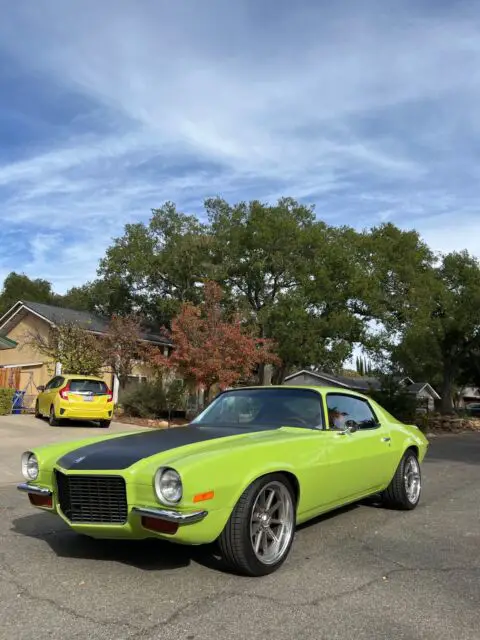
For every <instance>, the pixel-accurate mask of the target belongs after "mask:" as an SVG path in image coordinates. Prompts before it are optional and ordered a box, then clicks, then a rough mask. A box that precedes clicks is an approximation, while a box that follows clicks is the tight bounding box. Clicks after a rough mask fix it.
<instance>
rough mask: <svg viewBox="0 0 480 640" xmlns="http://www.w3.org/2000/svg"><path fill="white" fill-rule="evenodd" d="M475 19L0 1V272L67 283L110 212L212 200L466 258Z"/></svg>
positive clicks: (86, 261) (437, 11) (138, 214)
mask: <svg viewBox="0 0 480 640" xmlns="http://www.w3.org/2000/svg"><path fill="white" fill-rule="evenodd" d="M453 4H454V5H455V6H452V5H453ZM479 19H480V11H479V10H478V5H477V4H476V3H474V2H472V3H471V4H470V3H468V2H458V3H451V4H443V3H441V2H438V3H431V2H426V1H425V2H420V3H418V2H417V3H413V2H406V3H400V5H399V3H394V2H379V1H374V0H372V1H366V2H362V3H355V2H353V1H347V0H344V1H343V2H338V3H335V4H332V5H331V6H328V5H326V4H325V3H318V2H314V1H313V0H310V1H308V0H304V2H303V3H301V4H300V6H295V7H294V6H293V5H292V4H291V3H287V2H285V1H283V0H281V1H280V2H275V3H274V2H273V1H270V0H269V1H267V2H264V3H260V4H259V3H254V2H253V0H245V1H244V2H242V3H233V5H232V3H228V4H225V3H224V2H220V0H205V2H201V3H199V2H194V1H193V0H184V1H183V2H182V3H172V2H167V1H166V0H165V1H159V0H157V1H154V0H146V1H145V2H142V4H141V5H139V6H134V5H133V4H132V3H131V2H128V1H127V0H115V2H114V0H105V1H104V2H102V3H94V2H93V0H83V1H82V2H80V0H72V1H71V2H69V3H64V2H60V0H47V2H45V3H42V4H41V6H40V5H38V4H33V3H30V4H28V5H27V4H25V3H17V4H15V5H10V6H9V7H8V9H6V10H4V12H3V16H2V21H1V23H0V56H2V55H3V56H4V57H5V60H6V61H7V60H8V65H4V66H3V68H8V69H9V72H8V73H6V72H5V74H4V75H0V94H1V95H2V96H3V97H2V102H1V104H0V147H2V152H1V154H0V202H1V204H2V206H1V208H0V217H1V218H2V219H3V220H4V221H6V222H7V225H8V232H5V234H6V235H5V238H4V239H3V244H4V247H3V250H2V252H1V255H0V277H1V275H2V274H5V273H7V272H8V271H9V270H11V269H16V270H25V271H26V272H28V273H29V274H30V275H32V276H41V277H48V278H49V279H51V280H52V281H53V282H54V283H55V286H56V287H57V289H58V290H59V291H61V290H65V288H67V287H68V286H71V285H72V284H74V283H81V282H82V281H83V280H85V279H86V278H87V277H92V276H93V275H94V273H95V268H96V264H97V261H98V258H99V257H100V255H101V254H102V252H103V250H104V248H105V246H106V245H108V243H109V241H110V238H111V237H112V236H114V235H117V234H119V233H121V230H122V226H123V224H124V223H125V222H127V221H131V220H142V219H146V218H147V217H148V215H149V213H150V209H151V208H152V207H155V206H158V205H159V204H161V203H162V202H163V201H164V200H167V199H168V200H174V201H176V202H177V203H178V204H179V206H181V207H188V208H190V209H191V210H194V211H198V210H200V209H201V204H202V200H203V199H204V198H205V197H207V196H211V195H217V194H220V195H224V196H225V197H227V198H228V199H229V200H232V201H234V200H238V199H247V198H250V197H259V198H261V199H270V200H272V199H275V198H277V197H279V196H280V195H292V196H294V197H297V198H301V199H304V200H306V201H308V202H313V203H316V206H317V212H318V215H319V216H322V217H325V218H327V219H329V220H331V221H332V222H335V223H342V224H353V225H355V226H358V227H364V226H369V225H372V224H377V223H378V222H380V221H382V220H392V221H393V222H395V223H397V224H399V225H401V226H405V227H412V226H413V227H416V228H418V229H419V230H420V231H421V232H422V233H423V234H424V236H425V238H426V239H427V240H428V241H429V242H430V243H432V245H434V247H435V248H437V249H441V250H449V249H454V248H462V247H464V246H465V247H467V248H469V249H470V250H472V251H474V252H478V249H477V243H476V240H475V235H474V233H473V232H474V231H478V230H480V229H479V224H480V222H477V220H480V215H479V214H478V212H477V206H476V202H477V201H478V187H477V184H478V169H477V164H478V163H477V162H476V157H477V148H478V142H477V140H478V135H479V131H480V116H479V114H478V109H477V105H478V102H479V98H480V85H479V74H480V71H479V70H480V38H479V37H478V36H479ZM2 89H3V90H2ZM12 114H13V115H12ZM15 114H17V116H18V117H17V118H16V120H15V122H16V123H17V124H16V127H17V128H16V130H15V133H16V135H13V134H12V124H11V123H12V122H13V121H12V118H13V117H14V116H15ZM20 123H23V125H22V124H20ZM2 143H3V144H2ZM49 234H52V235H51V236H50V235H49ZM50 237H51V238H54V239H55V242H54V243H53V242H51V241H50V240H49V238H50Z"/></svg>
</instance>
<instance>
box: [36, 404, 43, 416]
mask: <svg viewBox="0 0 480 640" xmlns="http://www.w3.org/2000/svg"><path fill="white" fill-rule="evenodd" d="M35 418H39V419H40V418H43V416H42V414H41V413H40V411H39V403H38V400H37V401H36V402H35Z"/></svg>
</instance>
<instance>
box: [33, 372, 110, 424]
mask: <svg viewBox="0 0 480 640" xmlns="http://www.w3.org/2000/svg"><path fill="white" fill-rule="evenodd" d="M38 391H39V392H40V393H39V394H38V398H37V401H36V403H35V417H36V418H43V417H45V416H48V422H49V424H50V426H52V427H56V426H58V425H59V424H60V421H61V420H64V419H66V420H92V421H95V422H100V426H101V427H104V428H108V427H109V426H110V422H111V420H112V416H113V404H114V403H113V394H112V392H111V390H110V389H109V388H108V386H107V384H106V383H105V381H104V380H102V379H101V378H97V377H95V376H80V375H59V376H55V377H54V378H52V379H51V380H50V382H49V383H48V384H47V385H45V386H40V387H38Z"/></svg>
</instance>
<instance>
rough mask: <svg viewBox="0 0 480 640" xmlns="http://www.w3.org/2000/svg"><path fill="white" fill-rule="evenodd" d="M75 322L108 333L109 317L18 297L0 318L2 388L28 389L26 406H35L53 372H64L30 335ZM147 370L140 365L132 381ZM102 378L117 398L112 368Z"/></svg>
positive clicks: (159, 341)
mask: <svg viewBox="0 0 480 640" xmlns="http://www.w3.org/2000/svg"><path fill="white" fill-rule="evenodd" d="M65 323H75V324H77V325H78V326H80V327H81V328H83V329H85V330H86V331H89V332H91V333H93V334H95V335H99V336H100V335H102V334H105V333H106V332H107V328H108V319H105V318H102V317H99V316H97V315H95V314H92V313H88V312H86V311H76V310H74V309H63V308H61V307H55V306H52V305H49V304H41V303H38V302H27V301H23V300H19V301H18V302H17V303H16V304H14V305H13V307H11V308H10V309H9V310H8V311H7V312H6V313H5V314H4V315H3V316H2V317H1V318H0V387H1V386H11V387H15V388H16V389H20V390H23V391H25V399H24V406H26V407H30V406H33V403H34V401H35V398H36V395H37V388H38V386H39V385H45V384H46V383H47V382H48V381H49V380H50V378H51V377H52V376H53V375H56V374H59V373H61V365H60V363H58V362H49V361H48V359H47V358H46V357H45V356H44V355H42V354H40V353H38V352H37V351H36V350H35V348H34V347H33V346H31V345H30V344H27V342H28V340H27V336H28V334H32V333H34V334H36V333H39V334H41V335H44V336H45V337H47V335H48V332H49V329H50V327H52V326H59V325H61V324H65ZM141 340H145V341H147V342H150V343H152V344H155V345H158V346H159V347H160V348H163V350H164V353H165V355H168V351H169V348H170V347H171V346H172V345H171V344H170V343H169V342H168V341H167V340H165V338H162V337H161V336H159V335H155V334H149V333H145V334H142V335H141ZM147 374H148V372H146V370H145V369H144V368H142V367H141V366H140V365H139V366H136V367H135V369H134V371H133V372H132V376H130V377H131V378H132V380H136V379H138V380H139V379H144V378H145V377H146V376H147ZM103 378H104V380H105V382H106V383H107V384H108V385H109V387H110V388H111V389H112V390H113V394H114V398H115V400H117V399H118V390H119V384H118V379H117V378H116V376H114V375H113V373H112V371H111V370H105V371H104V373H103Z"/></svg>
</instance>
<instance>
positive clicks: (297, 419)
mask: <svg viewBox="0 0 480 640" xmlns="http://www.w3.org/2000/svg"><path fill="white" fill-rule="evenodd" d="M282 422H284V423H285V425H286V426H288V424H289V423H290V422H293V423H295V422H297V423H300V424H301V425H302V426H305V427H310V424H309V423H308V422H307V421H306V420H304V419H303V418H300V416H287V417H286V418H285V419H283V418H282Z"/></svg>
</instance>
